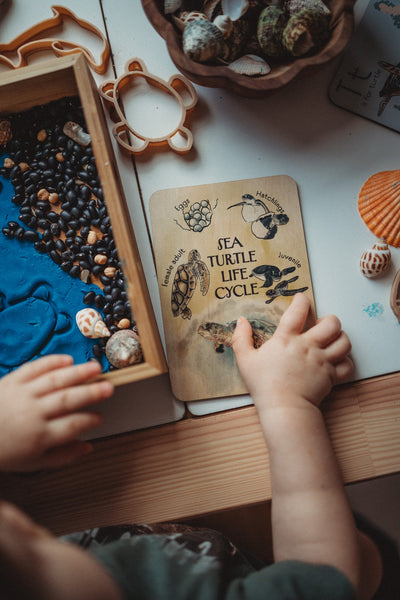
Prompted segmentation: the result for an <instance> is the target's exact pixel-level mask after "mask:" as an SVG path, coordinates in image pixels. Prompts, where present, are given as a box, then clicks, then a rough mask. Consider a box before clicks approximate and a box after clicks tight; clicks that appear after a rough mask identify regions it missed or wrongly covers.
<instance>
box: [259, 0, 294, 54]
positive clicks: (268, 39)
mask: <svg viewBox="0 0 400 600" xmlns="http://www.w3.org/2000/svg"><path fill="white" fill-rule="evenodd" d="M285 26H286V15H285V13H284V11H283V10H282V9H280V8H277V7H276V6H267V7H266V8H264V10H262V11H261V13H260V16H259V17H258V22H257V39H258V43H259V44H260V48H261V51H262V53H263V55H264V56H265V57H266V58H267V59H268V58H277V59H278V58H285V57H286V56H287V51H286V49H285V47H284V45H283V42H282V35H283V30H284V29H285Z"/></svg>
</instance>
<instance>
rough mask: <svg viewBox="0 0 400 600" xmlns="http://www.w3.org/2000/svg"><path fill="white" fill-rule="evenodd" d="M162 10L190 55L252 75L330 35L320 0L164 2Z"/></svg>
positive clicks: (290, 58) (317, 47)
mask: <svg viewBox="0 0 400 600" xmlns="http://www.w3.org/2000/svg"><path fill="white" fill-rule="evenodd" d="M164 14H165V15H167V16H169V17H170V18H171V20H172V21H173V23H174V24H175V26H176V27H177V28H178V29H179V30H180V31H181V32H182V50H183V52H184V54H185V55H186V56H187V57H188V58H190V59H192V60H194V61H196V62H199V63H207V64H215V65H217V64H219V65H227V66H228V67H229V68H230V69H232V70H233V71H235V72H236V73H239V74H241V75H248V76H253V77H254V76H261V75H266V74H268V73H269V72H270V70H271V65H272V66H274V65H275V64H282V63H287V62H291V61H293V60H295V59H296V58H299V57H301V56H308V55H311V54H314V53H316V52H318V51H319V50H320V49H321V48H322V47H323V46H324V45H325V44H326V43H327V41H328V40H329V37H330V16H331V13H330V10H329V8H328V7H327V6H326V5H325V4H324V3H323V2H322V0H164Z"/></svg>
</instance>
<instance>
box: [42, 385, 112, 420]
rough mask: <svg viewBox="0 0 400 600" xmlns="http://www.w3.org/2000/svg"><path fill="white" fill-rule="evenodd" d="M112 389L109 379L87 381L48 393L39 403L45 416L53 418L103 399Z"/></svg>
mask: <svg viewBox="0 0 400 600" xmlns="http://www.w3.org/2000/svg"><path fill="white" fill-rule="evenodd" d="M113 391H114V386H113V385H112V384H111V383H110V382H109V381H98V382H96V383H87V384H84V385H77V386H75V387H72V388H67V389H64V390H59V391H58V392H55V393H54V394H49V395H48V396H45V397H44V398H43V399H42V400H41V405H42V407H43V412H44V415H45V417H46V418H47V419H54V418H56V417H61V416H62V415H66V414H68V413H71V412H74V411H77V410H80V409H82V408H85V407H87V406H90V405H91V404H95V403H97V402H100V401H101V400H105V399H106V398H109V397H110V396H111V395H112V393H113Z"/></svg>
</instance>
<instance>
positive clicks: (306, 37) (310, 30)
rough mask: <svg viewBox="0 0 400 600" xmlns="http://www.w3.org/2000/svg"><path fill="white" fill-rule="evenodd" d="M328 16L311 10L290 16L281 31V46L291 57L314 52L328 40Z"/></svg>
mask: <svg viewBox="0 0 400 600" xmlns="http://www.w3.org/2000/svg"><path fill="white" fill-rule="evenodd" d="M329 35H330V32H329V16H328V15H326V14H323V13H321V12H317V11H312V10H301V11H300V12H298V13H296V14H294V15H292V16H291V17H290V19H289V20H288V22H287V24H286V27H285V29H284V31H283V44H284V46H285V48H286V49H287V50H288V51H289V52H290V54H292V56H304V55H305V54H307V53H309V52H310V51H311V50H313V51H316V50H318V49H319V48H321V46H323V45H324V44H326V42H327V41H328V39H329Z"/></svg>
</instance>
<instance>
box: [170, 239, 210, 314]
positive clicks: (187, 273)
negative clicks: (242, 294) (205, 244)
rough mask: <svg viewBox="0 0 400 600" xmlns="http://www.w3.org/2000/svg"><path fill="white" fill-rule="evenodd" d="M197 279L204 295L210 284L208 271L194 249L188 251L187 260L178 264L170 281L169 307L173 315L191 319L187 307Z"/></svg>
mask: <svg viewBox="0 0 400 600" xmlns="http://www.w3.org/2000/svg"><path fill="white" fill-rule="evenodd" d="M198 280H199V281H200V291H201V293H202V295H203V296H205V295H206V294H207V292H208V288H209V285H210V272H209V270H208V267H207V265H206V264H205V262H203V261H202V260H201V256H200V253H199V251H198V250H196V249H194V250H191V251H190V252H189V256H188V262H187V263H185V264H182V265H179V267H178V268H177V270H176V272H175V277H174V280H173V282H172V291H171V309H172V314H173V315H174V317H179V316H181V317H182V319H191V317H192V311H191V310H190V308H188V304H189V302H190V300H191V298H192V296H193V294H194V290H195V289H196V284H197V281H198Z"/></svg>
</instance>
